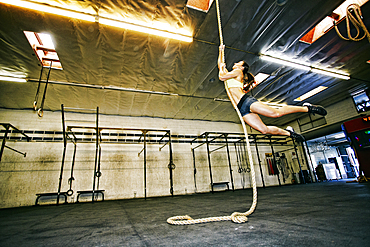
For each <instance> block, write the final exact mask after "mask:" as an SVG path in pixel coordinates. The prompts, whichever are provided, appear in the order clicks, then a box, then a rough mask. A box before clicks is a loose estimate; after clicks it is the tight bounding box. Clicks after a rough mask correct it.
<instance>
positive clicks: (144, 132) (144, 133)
mask: <svg viewBox="0 0 370 247" xmlns="http://www.w3.org/2000/svg"><path fill="white" fill-rule="evenodd" d="M143 135H144V197H145V200H146V131H145V130H144V131H143Z"/></svg>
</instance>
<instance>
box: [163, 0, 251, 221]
mask: <svg viewBox="0 0 370 247" xmlns="http://www.w3.org/2000/svg"><path fill="white" fill-rule="evenodd" d="M216 10H217V20H218V30H219V35H220V44H221V45H223V38H222V28H221V16H220V8H219V3H218V0H216ZM222 58H223V60H224V59H225V56H224V54H222ZM223 62H225V61H223ZM225 89H226V92H227V95H228V96H229V98H230V100H231V102H232V104H233V106H234V108H235V110H236V112H237V113H238V116H239V119H240V121H241V123H242V126H243V130H244V135H245V142H246V143H247V150H248V157H249V163H250V167H251V168H250V169H251V175H252V187H253V202H252V205H251V207H250V209H249V210H248V211H247V212H245V213H239V212H234V213H232V214H231V215H230V216H219V217H209V218H201V219H193V218H191V217H190V216H188V215H184V216H174V217H171V218H168V219H167V223H168V224H171V225H192V224H199V223H207V222H217V221H229V220H231V221H232V222H234V223H244V222H246V221H248V218H247V216H248V215H250V214H252V213H253V212H254V210H255V209H256V206H257V186H256V174H255V171H254V165H253V158H252V152H251V147H250V144H249V139H248V132H247V127H246V124H245V122H244V120H243V117H242V115H241V114H240V112H239V109H238V107H237V104H236V103H235V102H234V100H233V99H232V97H231V95H230V92H229V89H228V88H227V86H226V82H225Z"/></svg>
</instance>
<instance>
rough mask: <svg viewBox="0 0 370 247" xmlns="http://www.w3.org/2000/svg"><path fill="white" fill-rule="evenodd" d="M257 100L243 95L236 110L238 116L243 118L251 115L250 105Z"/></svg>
mask: <svg viewBox="0 0 370 247" xmlns="http://www.w3.org/2000/svg"><path fill="white" fill-rule="evenodd" d="M257 101H258V100H257V99H256V98H254V97H252V96H249V95H247V94H244V95H243V97H242V98H241V99H240V101H239V103H238V109H239V111H240V114H241V115H242V117H243V116H245V115H247V114H249V113H251V105H252V104H253V103H254V102H257Z"/></svg>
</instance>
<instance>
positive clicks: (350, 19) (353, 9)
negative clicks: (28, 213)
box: [334, 3, 370, 42]
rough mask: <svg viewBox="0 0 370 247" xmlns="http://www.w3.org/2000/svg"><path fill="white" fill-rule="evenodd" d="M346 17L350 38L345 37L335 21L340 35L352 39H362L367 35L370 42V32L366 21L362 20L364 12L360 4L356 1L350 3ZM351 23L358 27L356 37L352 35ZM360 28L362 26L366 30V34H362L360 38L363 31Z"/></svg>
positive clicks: (336, 29)
mask: <svg viewBox="0 0 370 247" xmlns="http://www.w3.org/2000/svg"><path fill="white" fill-rule="evenodd" d="M345 18H346V26H347V35H348V38H346V37H344V36H343V35H342V34H341V33H340V31H339V29H338V27H337V24H336V23H335V22H334V27H335V31H337V34H338V35H339V37H341V38H342V39H344V40H352V41H360V40H362V39H364V38H365V37H367V39H368V41H369V42H370V33H369V31H368V30H367V28H366V26H365V24H364V22H363V21H362V12H361V8H360V5H358V4H356V3H354V4H350V5H349V6H348V7H347V15H346V17H345ZM350 23H352V25H353V26H354V27H355V28H356V31H357V34H356V36H355V37H353V36H352V35H351V26H350ZM360 28H362V30H363V31H364V36H362V37H361V38H358V36H359V35H360V32H361V30H360Z"/></svg>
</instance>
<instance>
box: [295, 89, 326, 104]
mask: <svg viewBox="0 0 370 247" xmlns="http://www.w3.org/2000/svg"><path fill="white" fill-rule="evenodd" d="M327 88H328V87H324V86H319V87H317V88H315V89H312V90H311V91H309V92H307V93H305V94H303V95H301V96H300V97H298V98H296V99H295V100H294V101H303V100H305V99H308V98H309V97H311V96H314V95H315V94H318V93H320V92H321V91H323V90H325V89H327Z"/></svg>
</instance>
